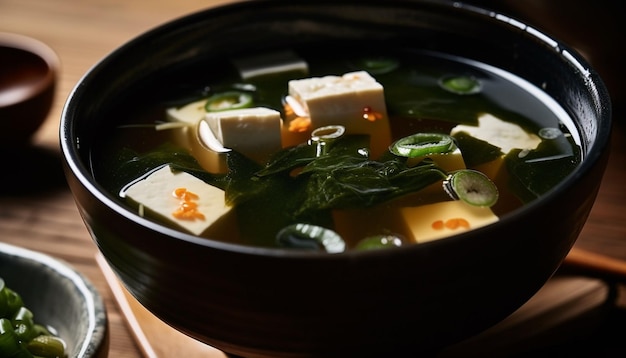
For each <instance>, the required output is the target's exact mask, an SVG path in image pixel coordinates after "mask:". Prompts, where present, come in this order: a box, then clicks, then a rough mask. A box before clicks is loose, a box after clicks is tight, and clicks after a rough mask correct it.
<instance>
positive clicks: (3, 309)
mask: <svg viewBox="0 0 626 358" xmlns="http://www.w3.org/2000/svg"><path fill="white" fill-rule="evenodd" d="M23 305H24V302H23V301H22V297H21V296H20V295H19V294H17V293H16V292H15V291H13V290H11V289H10V288H9V287H7V286H6V285H5V283H4V280H3V279H2V278H0V317H13V316H14V315H15V313H16V312H17V310H18V309H19V308H20V307H22V306H23Z"/></svg>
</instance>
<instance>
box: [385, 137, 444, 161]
mask: <svg viewBox="0 0 626 358" xmlns="http://www.w3.org/2000/svg"><path fill="white" fill-rule="evenodd" d="M454 148H455V144H454V139H452V137H451V136H449V135H447V134H441V133H416V134H413V135H410V136H408V137H404V138H401V139H399V140H397V141H396V142H394V143H393V144H392V145H391V146H389V151H391V152H392V153H393V154H395V155H398V156H401V157H407V158H416V157H423V156H425V155H429V154H440V153H448V152H451V151H452V150H454Z"/></svg>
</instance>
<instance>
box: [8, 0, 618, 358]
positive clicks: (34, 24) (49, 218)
mask: <svg viewBox="0 0 626 358" xmlns="http://www.w3.org/2000/svg"><path fill="white" fill-rule="evenodd" d="M227 2H229V0H176V1H168V0H132V1H129V0H0V31H5V32H14V33H20V34H24V35H29V36H32V37H35V38H37V39H39V40H41V41H43V42H45V43H47V44H48V45H50V46H51V47H52V48H53V49H54V50H55V51H56V52H57V54H58V55H59V57H60V59H61V65H62V67H61V74H60V81H59V84H58V87H57V95H56V98H55V102H54V106H53V108H52V110H51V112H50V115H49V117H48V118H47V121H46V122H45V124H44V126H43V127H42V128H41V130H40V131H39V132H37V134H36V135H35V137H34V140H33V144H32V146H31V147H29V148H28V149H27V150H25V151H24V152H23V153H15V156H16V158H15V162H10V163H9V165H8V166H6V167H4V168H3V169H2V175H3V177H5V179H6V178H8V185H7V184H4V185H3V187H2V189H1V190H0V240H2V241H4V242H8V243H12V244H15V245H19V246H22V247H26V248H29V249H34V250H38V251H41V252H44V253H47V254H50V255H52V256H54V257H57V258H60V259H63V260H66V261H67V262H69V263H70V264H71V265H72V266H73V267H75V268H76V269H77V270H79V271H80V272H82V273H83V274H85V275H86V276H87V277H88V278H89V279H90V280H91V281H92V283H93V284H94V285H95V286H96V288H97V289H98V290H99V291H100V293H101V294H102V296H103V297H104V299H105V303H106V306H107V310H108V317H109V324H110V334H111V342H110V356H111V357H116V358H124V357H132V358H136V357H140V356H141V354H140V351H139V349H138V348H137V345H136V344H135V342H134V341H133V339H132V338H131V334H130V331H129V330H128V328H127V326H126V325H125V322H124V320H123V317H122V316H121V313H120V310H119V309H118V307H117V305H116V304H115V301H114V300H113V296H112V294H111V292H110V290H109V288H108V286H107V284H106V281H105V279H104V276H103V274H102V272H101V271H100V270H99V268H98V266H97V264H96V261H95V259H94V255H95V253H96V252H97V248H96V246H95V245H94V243H93V242H92V240H91V238H90V236H89V234H88V232H87V230H86V228H85V227H84V226H83V223H82V221H81V219H80V217H79V215H78V211H77V209H76V207H75V205H74V202H73V199H72V197H71V194H70V192H69V189H68V188H67V186H66V184H65V179H64V177H63V173H62V172H61V165H60V152H59V140H58V126H59V118H60V115H61V111H62V107H63V104H64V102H65V100H66V98H67V96H68V94H69V93H70V91H71V89H72V88H73V86H74V85H75V84H76V83H77V81H78V80H79V79H80V78H81V76H82V75H83V74H84V73H85V72H86V71H88V70H89V68H90V67H91V66H92V65H94V64H95V63H96V62H97V61H98V60H99V59H101V58H102V57H103V56H105V55H106V54H107V53H109V52H110V51H112V50H114V49H115V48H116V47H118V46H119V45H121V44H123V43H124V42H126V41H128V40H129V39H131V38H133V37H135V36H137V35H138V34H140V33H142V32H144V31H146V30H148V29H150V28H152V27H154V26H157V25H159V24H161V23H163V22H166V21H168V20H171V19H174V18H177V17H180V16H182V15H185V14H188V13H191V12H193V11H196V10H199V9H203V8H207V7H210V6H214V5H217V4H221V3H227ZM619 114H620V113H616V122H617V123H616V125H615V130H614V141H613V144H612V154H611V158H610V163H609V169H608V171H607V173H606V175H605V178H604V181H603V184H602V187H601V190H600V193H599V197H598V200H597V202H596V204H595V206H594V208H593V211H592V213H591V216H590V217H589V220H588V222H587V224H586V226H585V227H584V229H583V232H582V234H581V236H580V238H579V240H578V242H577V244H576V247H579V248H584V249H588V250H591V251H594V252H597V253H602V254H606V255H610V256H612V257H614V258H619V259H624V260H626V241H625V240H624V239H625V237H626V194H625V190H624V183H626V158H625V156H626V145H625V144H624V143H626V142H625V139H626V138H625V137H626V136H625V126H624V123H623V118H617V117H618V116H619ZM620 121H621V122H622V123H619V122H620ZM0 130H1V129H0ZM581 195H584V194H581ZM564 209H566V208H564Z"/></svg>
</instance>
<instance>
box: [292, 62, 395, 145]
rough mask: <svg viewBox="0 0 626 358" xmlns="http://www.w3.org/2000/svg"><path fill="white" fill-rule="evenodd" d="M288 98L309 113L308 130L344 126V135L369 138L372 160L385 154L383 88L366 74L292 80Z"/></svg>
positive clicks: (386, 129)
mask: <svg viewBox="0 0 626 358" xmlns="http://www.w3.org/2000/svg"><path fill="white" fill-rule="evenodd" d="M289 96H291V97H292V98H293V99H294V100H295V101H296V102H297V103H298V104H299V105H300V106H301V107H302V108H303V110H304V111H305V112H306V113H308V116H309V117H310V120H311V125H312V128H311V129H316V128H319V127H324V126H328V125H343V126H344V127H346V133H347V134H368V135H370V136H371V137H372V156H373V157H377V156H379V155H380V154H382V153H384V152H385V151H386V150H387V148H388V146H389V144H390V142H391V130H390V128H389V119H388V117H387V107H386V104H385V96H384V90H383V86H382V85H381V84H380V83H378V82H377V81H376V79H374V78H373V77H372V76H370V75H369V74H368V73H367V72H365V71H357V72H350V73H346V74H344V75H342V76H324V77H312V78H305V79H300V80H292V81H289ZM374 138H375V139H374Z"/></svg>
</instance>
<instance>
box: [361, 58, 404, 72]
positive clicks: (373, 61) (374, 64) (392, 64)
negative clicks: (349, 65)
mask: <svg viewBox="0 0 626 358" xmlns="http://www.w3.org/2000/svg"><path fill="white" fill-rule="evenodd" d="M399 65H400V63H399V62H398V60H396V59H395V58H392V57H384V56H376V57H364V58H360V59H358V60H356V61H355V62H353V66H355V67H356V68H358V69H362V70H364V71H367V72H369V73H370V74H374V75H376V74H383V73H388V72H391V71H393V70H395V69H396V68H398V66H399Z"/></svg>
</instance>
